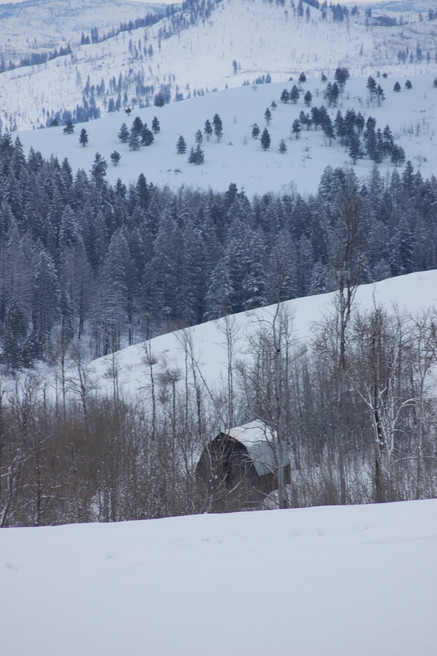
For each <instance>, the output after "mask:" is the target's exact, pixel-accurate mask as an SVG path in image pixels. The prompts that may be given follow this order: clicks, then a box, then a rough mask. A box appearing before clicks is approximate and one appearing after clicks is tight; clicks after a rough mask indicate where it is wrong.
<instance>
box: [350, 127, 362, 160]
mask: <svg viewBox="0 0 437 656" xmlns="http://www.w3.org/2000/svg"><path fill="white" fill-rule="evenodd" d="M360 154H361V143H360V138H359V136H358V135H357V133H356V132H355V130H353V131H352V133H351V134H350V137H349V157H350V158H351V159H352V161H353V163H354V164H356V163H357V160H358V159H359V157H360Z"/></svg>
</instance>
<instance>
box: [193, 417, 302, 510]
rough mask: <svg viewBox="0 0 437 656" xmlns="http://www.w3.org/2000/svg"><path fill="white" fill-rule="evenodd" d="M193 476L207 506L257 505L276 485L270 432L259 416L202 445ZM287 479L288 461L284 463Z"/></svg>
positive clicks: (242, 506) (225, 508)
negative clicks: (200, 486)
mask: <svg viewBox="0 0 437 656" xmlns="http://www.w3.org/2000/svg"><path fill="white" fill-rule="evenodd" d="M196 474H197V479H198V481H199V482H200V484H201V485H203V488H204V492H205V494H206V495H207V496H208V499H209V502H208V503H209V508H208V509H209V510H215V511H223V510H231V509H237V508H250V507H259V504H260V502H261V500H262V499H263V498H264V497H265V495H266V494H269V492H272V491H273V490H276V489H277V487H278V469H277V461H276V454H275V440H274V434H273V432H272V430H271V429H270V427H269V426H267V425H266V424H265V423H264V422H262V421H260V420H255V421H251V422H250V423H248V424H244V425H243V426H237V427H235V428H231V429H229V430H226V431H225V432H221V433H219V435H217V437H215V438H214V439H212V440H211V441H210V442H209V443H208V444H207V445H206V446H205V448H204V449H203V452H202V454H201V456H200V458H199V461H198V463H197V468H196ZM284 480H285V481H286V482H289V481H290V465H289V463H288V462H287V464H286V466H285V467H284Z"/></svg>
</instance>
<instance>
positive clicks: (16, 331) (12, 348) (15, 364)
mask: <svg viewBox="0 0 437 656" xmlns="http://www.w3.org/2000/svg"><path fill="white" fill-rule="evenodd" d="M26 341H27V323H26V319H25V317H24V314H23V312H22V311H21V309H20V307H19V305H18V303H17V302H16V301H15V299H11V300H10V302H9V305H8V308H7V310H6V314H5V320H4V325H3V354H4V355H3V358H4V361H5V363H6V365H7V366H8V367H9V368H10V369H12V371H15V370H16V369H19V368H20V367H23V366H26V365H27V364H29V362H28V358H27V353H26V349H27V344H26Z"/></svg>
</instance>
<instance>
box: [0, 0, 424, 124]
mask: <svg viewBox="0 0 437 656" xmlns="http://www.w3.org/2000/svg"><path fill="white" fill-rule="evenodd" d="M105 4H108V3H105ZM115 4H116V3H115ZM107 11H108V12H109V7H108V10H107ZM115 11H116V12H117V13H116V14H115V15H117V16H118V11H119V10H118V9H116V10H115ZM166 14H167V15H165V16H164V17H163V18H162V19H161V20H159V21H158V22H156V23H154V24H151V25H149V24H148V23H147V22H146V21H145V19H144V24H143V25H141V24H140V26H137V25H136V23H135V20H133V21H131V24H129V21H128V20H127V21H125V23H127V25H125V27H128V29H123V30H122V31H121V32H120V31H119V30H118V28H119V25H118V24H116V25H114V28H117V29H115V33H114V36H112V37H111V38H108V39H106V38H105V39H104V40H103V41H101V40H100V37H99V31H98V28H96V27H95V26H89V25H88V26H85V25H84V27H83V29H81V28H78V29H77V32H78V34H77V37H79V34H81V35H82V33H83V35H82V36H83V38H82V36H81V39H80V41H81V42H80V43H78V42H77V39H76V42H74V41H73V40H71V42H70V41H68V42H67V43H65V40H64V41H61V43H60V46H61V45H62V47H63V48H64V50H63V55H62V56H57V57H56V58H52V57H53V50H54V48H53V47H52V48H51V49H50V50H49V51H48V52H47V51H46V52H45V53H44V52H40V49H39V48H37V47H36V46H35V47H34V49H33V50H32V48H30V54H29V56H30V57H32V54H33V56H34V58H35V60H36V63H35V64H34V65H31V66H21V67H19V68H14V69H13V70H5V69H7V66H8V61H9V59H10V58H11V53H10V52H9V51H8V52H7V53H5V56H4V57H5V60H6V61H5V63H4V65H3V67H2V68H3V69H4V70H3V72H2V73H1V74H0V120H1V122H2V126H3V129H14V128H18V129H23V128H29V127H41V126H46V125H51V124H52V123H53V122H56V121H60V122H62V121H65V120H66V119H67V118H68V117H72V118H73V119H75V120H78V121H85V120H88V119H93V118H96V117H97V116H99V115H104V114H106V113H107V112H110V113H111V112H113V111H117V110H119V109H127V108H141V107H145V106H148V105H150V104H153V103H154V102H155V99H156V96H158V95H160V94H161V95H162V97H163V98H164V100H165V102H169V101H174V100H182V99H184V98H190V97H192V96H195V95H203V94H207V93H210V92H212V91H214V90H217V89H224V88H226V87H236V86H241V85H242V84H255V83H260V82H268V81H269V80H271V81H273V82H280V81H284V82H285V81H288V80H289V78H290V77H294V76H296V75H299V73H300V72H301V71H302V70H305V71H306V73H307V74H308V75H311V76H316V77H319V76H320V74H321V73H322V72H325V73H326V74H328V75H329V74H332V73H333V72H334V70H335V68H336V67H337V66H338V65H339V64H340V65H341V66H346V67H348V68H349V69H350V72H351V74H352V75H362V76H366V75H369V74H374V73H375V71H377V70H380V71H383V70H384V71H386V72H388V73H389V74H390V75H394V74H395V73H396V72H397V71H400V70H401V71H402V72H403V73H404V74H405V75H411V74H413V73H419V72H426V71H434V70H435V64H436V60H435V57H436V54H437V53H436V50H435V43H436V30H437V22H436V20H435V11H434V7H433V5H432V4H431V3H430V8H429V11H428V12H424V11H423V7H422V5H419V6H418V8H417V10H415V9H414V5H413V8H411V9H409V10H407V11H401V12H400V13H399V12H398V11H397V8H394V9H393V8H391V7H390V8H387V11H386V12H383V13H382V12H381V13H380V12H379V10H375V11H374V15H372V12H371V10H370V13H369V11H368V10H367V9H363V8H357V7H355V8H348V7H346V6H344V5H341V4H331V5H329V4H328V3H327V2H323V3H319V2H318V0H317V1H314V2H294V0H287V2H285V1H284V2H283V1H281V2H267V1H266V0H251V1H250V2H249V1H248V0H239V1H238V2H234V1H233V0H220V1H219V0H215V1H213V0H208V1H205V0H187V1H186V2H184V3H183V4H182V6H180V7H176V8H174V7H173V8H169V9H168V11H167V12H166ZM381 17H382V18H384V17H385V18H387V20H385V21H384V20H378V18H381ZM136 18H137V16H135V19H136ZM7 27H8V26H7V24H6V23H5V35H4V38H5V41H6V39H7V38H8V37H9V32H7ZM63 28H64V25H63V23H61V25H60V28H59V31H60V32H62V31H63ZM108 31H109V30H108V29H105V30H104V32H106V33H107V32H108ZM102 33H103V32H102ZM34 34H38V29H34V31H33V32H32V37H33V35H34ZM33 38H34V37H33ZM12 45H13V44H11V46H12ZM60 46H58V50H59V49H60ZM27 48H29V44H27ZM206 53H207V57H206ZM44 55H45V57H44ZM58 55H59V52H58ZM31 61H32V59H31Z"/></svg>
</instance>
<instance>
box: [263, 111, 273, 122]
mask: <svg viewBox="0 0 437 656" xmlns="http://www.w3.org/2000/svg"><path fill="white" fill-rule="evenodd" d="M264 120H265V122H266V123H267V125H270V121H271V120H272V112H271V111H270V109H269V108H268V107H267V109H266V111H265V112H264Z"/></svg>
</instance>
